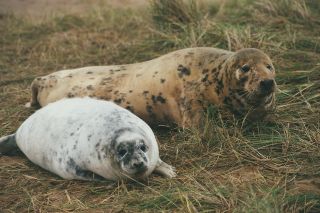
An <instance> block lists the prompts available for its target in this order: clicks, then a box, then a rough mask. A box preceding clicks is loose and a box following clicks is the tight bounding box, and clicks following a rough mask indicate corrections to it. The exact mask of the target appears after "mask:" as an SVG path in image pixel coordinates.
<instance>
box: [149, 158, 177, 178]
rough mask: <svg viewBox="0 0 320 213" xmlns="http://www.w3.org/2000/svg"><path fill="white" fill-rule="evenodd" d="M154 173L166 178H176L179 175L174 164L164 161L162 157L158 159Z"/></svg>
mask: <svg viewBox="0 0 320 213" xmlns="http://www.w3.org/2000/svg"><path fill="white" fill-rule="evenodd" d="M154 173H157V174H160V175H162V176H164V177H166V178H174V177H175V176H177V174H176V169H175V168H174V167H173V166H170V165H169V164H167V163H165V162H163V161H162V160H161V159H159V160H158V163H157V166H156V168H155V169H154Z"/></svg>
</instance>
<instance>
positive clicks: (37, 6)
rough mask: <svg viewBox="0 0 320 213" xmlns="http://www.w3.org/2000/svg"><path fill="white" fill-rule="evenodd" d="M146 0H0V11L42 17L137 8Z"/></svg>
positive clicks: (144, 4)
mask: <svg viewBox="0 0 320 213" xmlns="http://www.w3.org/2000/svg"><path fill="white" fill-rule="evenodd" d="M147 5H148V0H0V13H14V14H15V15H18V16H23V17H30V18H36V19H37V18H43V17H46V16H51V15H59V14H81V13H85V12H86V11H87V10H88V9H94V8H99V7H128V8H139V7H143V6H147Z"/></svg>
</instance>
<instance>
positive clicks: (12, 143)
mask: <svg viewBox="0 0 320 213" xmlns="http://www.w3.org/2000/svg"><path fill="white" fill-rule="evenodd" d="M17 148H18V146H17V143H16V134H12V135H7V136H4V137H2V138H0V155H1V154H7V153H10V152H11V151H13V150H16V149H17Z"/></svg>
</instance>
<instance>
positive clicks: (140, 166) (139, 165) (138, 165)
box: [133, 162, 144, 169]
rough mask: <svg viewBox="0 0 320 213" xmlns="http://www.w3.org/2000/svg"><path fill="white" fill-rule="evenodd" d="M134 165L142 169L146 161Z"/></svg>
mask: <svg viewBox="0 0 320 213" xmlns="http://www.w3.org/2000/svg"><path fill="white" fill-rule="evenodd" d="M133 166H134V167H135V168H137V169H140V168H142V167H143V166H144V163H143V162H138V163H134V164H133Z"/></svg>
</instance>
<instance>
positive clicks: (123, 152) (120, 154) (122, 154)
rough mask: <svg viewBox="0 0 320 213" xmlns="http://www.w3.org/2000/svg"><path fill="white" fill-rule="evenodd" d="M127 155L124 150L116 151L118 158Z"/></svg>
mask: <svg viewBox="0 0 320 213" xmlns="http://www.w3.org/2000/svg"><path fill="white" fill-rule="evenodd" d="M126 154H127V150H125V149H120V150H119V151H118V155H119V156H120V157H123V156H125V155H126Z"/></svg>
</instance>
